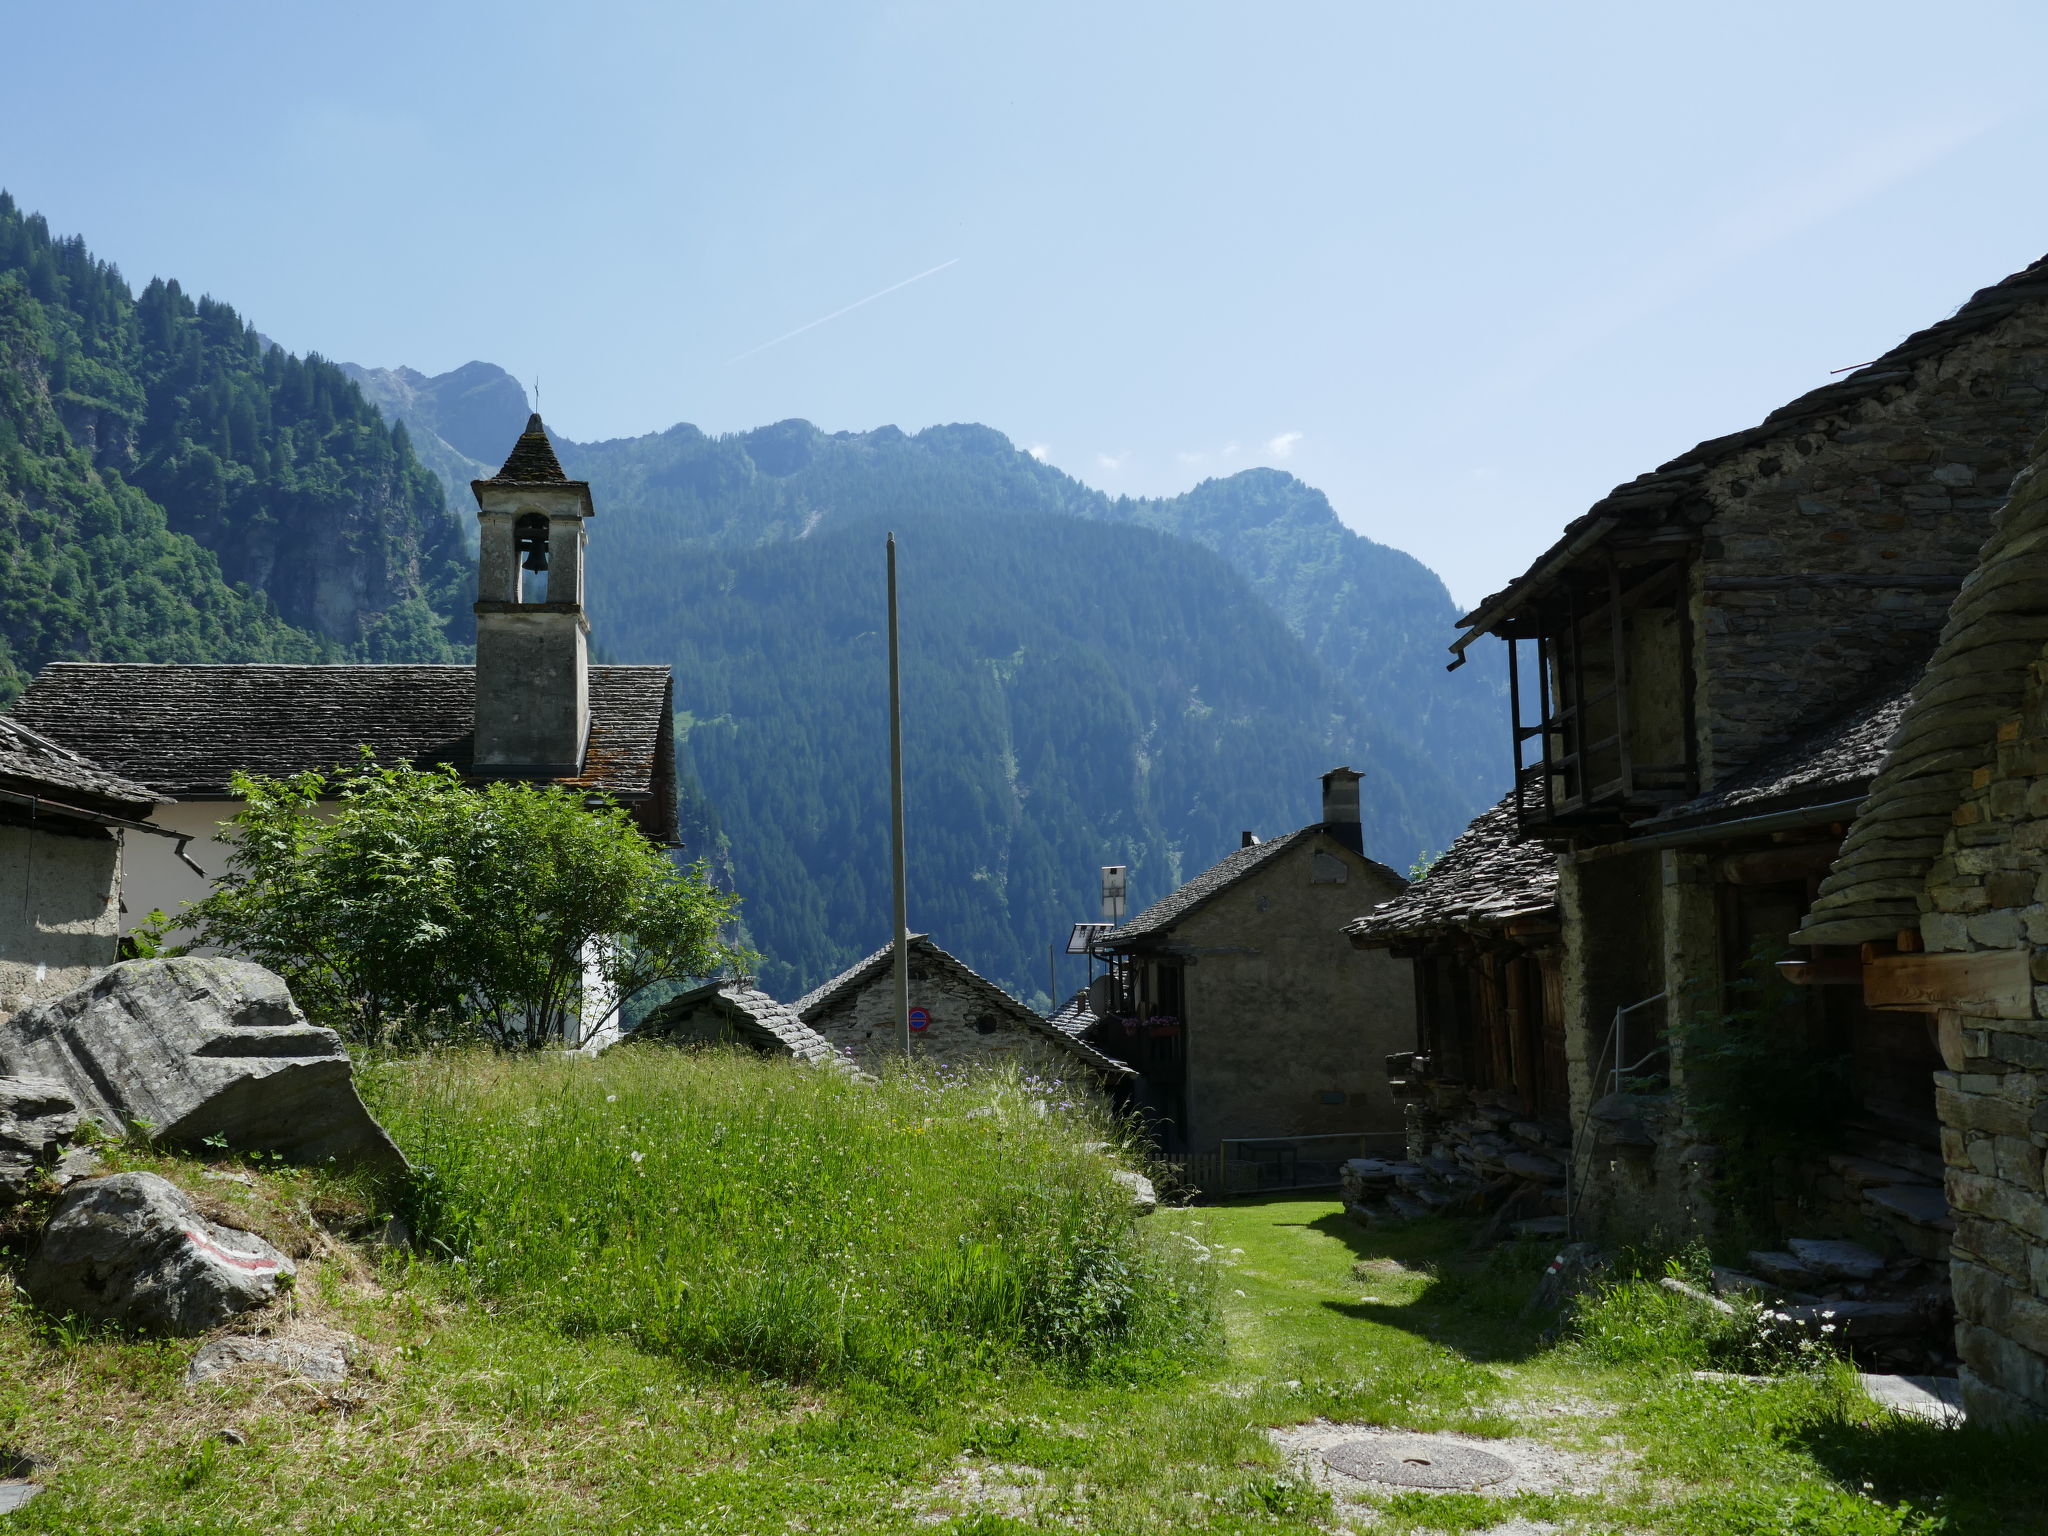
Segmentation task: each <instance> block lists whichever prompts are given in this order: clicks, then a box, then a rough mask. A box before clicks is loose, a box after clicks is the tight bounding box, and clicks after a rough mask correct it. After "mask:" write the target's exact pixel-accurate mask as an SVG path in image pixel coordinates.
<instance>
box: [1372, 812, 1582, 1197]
mask: <svg viewBox="0 0 2048 1536" xmlns="http://www.w3.org/2000/svg"><path fill="white" fill-rule="evenodd" d="M1515 822H1516V818H1515V808H1514V805H1513V802H1512V801H1511V800H1510V799H1507V798H1503V799H1502V800H1501V802H1500V804H1498V805H1496V806H1494V807H1493V808H1492V809H1491V810H1489V811H1487V812H1485V813H1484V814H1483V815H1481V816H1479V817H1477V818H1476V819H1474V821H1473V822H1472V825H1471V826H1469V827H1467V828H1466V829H1465V831H1464V832H1463V833H1462V834H1461V835H1460V836H1459V838H1458V840H1457V841H1456V842H1454V843H1452V844H1451V846H1450V847H1449V848H1448V849H1446V850H1445V851H1444V853H1443V855H1442V856H1441V857H1440V858H1438V859H1437V861H1436V862H1435V863H1434V864H1432V865H1431V866H1430V867H1429V871H1428V873H1426V874H1425V875H1423V877H1422V878H1421V879H1419V880H1417V881H1416V882H1415V883H1414V884H1412V885H1410V886H1409V887H1408V889H1407V890H1405V891H1403V892H1402V893H1401V894H1400V895H1399V896H1397V897H1395V898H1394V899H1393V900H1392V901H1389V902H1386V903H1383V904H1382V905H1380V906H1377V907H1375V908H1373V909H1372V911H1370V912H1368V913H1367V914H1366V915H1365V916H1363V917H1361V918H1358V919H1357V920H1356V921H1354V922H1352V923H1350V924H1348V925H1347V926H1346V928H1345V932H1346V933H1347V934H1348V935H1349V936H1350V938H1351V942H1352V944H1353V945H1354V946H1355V947H1357V948H1359V949H1364V950H1382V951H1385V952H1386V953H1388V954H1391V955H1393V956H1394V957H1396V958H1397V959H1406V960H1407V961H1409V962H1410V964H1411V966H1412V967H1413V970H1414V975H1415V1021H1416V1038H1415V1049H1414V1050H1412V1051H1399V1052H1396V1053H1394V1054H1393V1055H1391V1056H1390V1057H1388V1060H1387V1075H1388V1080H1389V1084H1390V1086H1391V1088H1392V1090H1393V1093H1394V1096H1395V1098H1396V1099H1397V1100H1399V1101H1400V1102H1401V1103H1402V1105H1403V1109H1404V1115H1405V1121H1406V1128H1407V1132H1408V1138H1407V1156H1406V1159H1405V1166H1403V1167H1401V1168H1400V1169H1399V1170H1398V1179H1396V1176H1395V1174H1394V1173H1390V1174H1389V1175H1388V1183H1389V1187H1388V1188H1387V1189H1386V1190H1385V1197H1386V1200H1387V1202H1388V1205H1389V1209H1390V1211H1391V1212H1392V1213H1393V1214H1396V1215H1402V1216H1414V1215H1420V1214H1423V1212H1424V1211H1426V1210H1432V1209H1436V1208H1439V1207H1441V1206H1443V1205H1446V1204H1449V1203H1451V1202H1453V1201H1457V1200H1460V1199H1463V1198H1466V1197H1468V1196H1472V1195H1475V1194H1478V1193H1480V1192H1481V1191H1484V1192H1485V1193H1486V1197H1487V1201H1486V1203H1492V1201H1493V1199H1495V1198H1499V1199H1500V1200H1502V1201H1503V1202H1505V1201H1506V1200H1509V1199H1516V1200H1517V1204H1518V1207H1519V1210H1520V1214H1522V1215H1523V1216H1527V1217H1540V1216H1546V1215H1556V1216H1562V1215H1563V1214H1564V1201H1565V1163H1564V1158H1565V1155H1566V1149H1567V1148H1568V1147H1569V1146H1570V1145H1571V1114H1570V1110H1571V1092H1570V1084H1569V1082H1568V1080H1567V1077H1566V1064H1565V1049H1564V976H1563V968H1562V956H1561V954H1560V951H1559V947H1558V936H1559V926H1558V916H1557V859H1556V857H1555V855H1553V854H1552V853H1551V852H1550V850H1549V849H1547V848H1545V847H1544V846H1543V845H1542V844H1541V843H1538V842H1534V841H1518V840H1517V837H1516V825H1515ZM1504 1183H1505V1184H1506V1185H1508V1186H1513V1185H1517V1184H1520V1185H1527V1186H1530V1187H1529V1188H1528V1189H1526V1190H1523V1189H1517V1188H1511V1187H1503V1185H1504ZM1518 1197H1519V1198H1518Z"/></svg>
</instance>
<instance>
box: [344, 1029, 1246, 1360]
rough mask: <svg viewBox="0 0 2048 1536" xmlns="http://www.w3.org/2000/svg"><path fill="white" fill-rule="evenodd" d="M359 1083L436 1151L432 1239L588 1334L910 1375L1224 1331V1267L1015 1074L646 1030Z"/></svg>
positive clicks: (1116, 1353) (419, 1229)
mask: <svg viewBox="0 0 2048 1536" xmlns="http://www.w3.org/2000/svg"><path fill="white" fill-rule="evenodd" d="M364 1088H365V1092H366V1094H367V1096H368V1097H369V1099H370V1100H371V1102H372V1104H373V1105H374V1107H375V1109H376V1111H377V1113H378V1114H379V1116H380V1117H381V1118H382V1119H383V1120H384V1122H385V1124H386V1125H388V1126H389V1127H390V1128H391V1130H392V1132H393V1134H394V1135H396V1136H397V1138H398V1140H399V1142H400V1144H401V1145H402V1146H404V1147H405V1149H406V1151H407V1152H408V1153H409V1154H410V1155H411V1156H412V1158H413V1159H414V1161H415V1164H416V1165H417V1167H418V1170H419V1172H418V1176H417V1179H416V1182H415V1188H414V1192H413V1195H412V1199H411V1210H410V1215H411V1218H412V1220H413V1222H414V1230H415V1232H416V1233H417V1234H418V1235H419V1238H420V1240H421V1241H423V1242H425V1243H427V1244H429V1245H430V1246H431V1248H432V1251H433V1252H435V1253H436V1254H439V1255H441V1256H444V1257H445V1258H447V1259H449V1260H453V1261H455V1262H456V1266H457V1273H458V1274H459V1276H460V1283H461V1284H463V1285H465V1286H467V1287H470V1288H472V1289H473V1290H474V1291H475V1292H476V1293H477V1294H478V1295H480V1296H482V1297H486V1298H490V1299H491V1300H492V1301H493V1302H494V1303H495V1304H497V1305H499V1306H501V1307H506V1308H514V1309H519V1310H522V1311H525V1312H527V1313H530V1314H532V1315H535V1316H537V1317H539V1318H542V1319H545V1320H547V1321H550V1322H552V1323H554V1324H555V1325H557V1326H559V1327H562V1328H564V1329H566V1330H569V1331H571V1332H589V1333H604V1334H612V1335H617V1336H621V1337H625V1338H628V1339H631V1340H633V1341H635V1342H637V1343H639V1344H640V1345H641V1346H643V1347H645V1348H649V1349H653V1350H656V1351H660V1352H663V1353H669V1354H674V1355H679V1356H684V1357H688V1358H692V1359H698V1360H703V1361H707V1362H711V1363H715V1364H719V1365H725V1366H733V1367H740V1368H744V1369H747V1370H751V1371H756V1372H759V1373H761V1374H762V1375H764V1376H768V1377H773V1378H778V1379H784V1380H833V1379H840V1380H862V1381H868V1382H873V1383H878V1384H880V1385H882V1386H884V1387H886V1388H889V1389H892V1390H904V1391H907V1390H911V1389H916V1388H924V1387H929V1386H930V1385H932V1384H933V1383H935V1382H939V1381H944V1380H948V1379H954V1378H957V1377H958V1376H959V1375H960V1374H961V1373H963V1372H968V1371H974V1370H980V1369H985V1368H992V1367H996V1366H999V1365H1001V1364H1002V1363H1003V1362H1004V1361H1006V1360H1016V1359H1019V1358H1029V1359H1033V1360H1036V1361H1040V1362H1046V1363H1050V1364H1055V1365H1058V1366H1060V1367H1062V1368H1068V1369H1084V1370H1103V1369H1108V1368H1112V1367H1120V1368H1124V1369H1136V1368H1139V1367H1141V1366H1143V1365H1145V1364H1146V1363H1147V1362H1149V1361H1154V1360H1163V1359H1171V1358H1176V1357H1177V1356H1178V1355H1179V1354H1180V1353H1181V1352H1182V1351H1183V1350H1184V1349H1185V1348H1186V1347H1187V1346H1189V1345H1190V1344H1192V1343H1193V1342H1195V1341H1196V1340H1198V1339H1199V1338H1201V1337H1202V1336H1203V1335H1204V1333H1205V1332H1206V1330H1207V1329H1208V1327H1209V1319H1210V1311H1211V1295H1212V1287H1211V1284H1210V1282H1209V1280H1208V1271H1207V1270H1206V1269H1203V1268H1202V1267H1200V1266H1198V1265H1197V1264H1195V1263H1194V1262H1193V1260H1192V1258H1191V1256H1189V1255H1188V1254H1187V1253H1186V1250H1185V1249H1184V1247H1183V1246H1182V1245H1180V1244H1169V1243H1166V1242H1163V1241H1155V1240H1154V1239H1153V1237H1152V1235H1151V1231H1150V1229H1149V1228H1148V1227H1146V1226H1144V1225H1142V1224H1140V1223H1139V1222H1138V1221H1137V1219H1136V1217H1135V1215H1134V1212H1133V1207H1132V1206H1131V1203H1130V1200H1129V1196H1128V1195H1127V1193H1126V1192H1125V1191H1124V1190H1122V1189H1121V1188H1120V1187H1119V1186H1118V1185H1116V1184H1115V1183H1113V1182H1112V1181H1111V1179H1110V1177H1109V1173H1110V1165H1109V1163H1108V1162H1107V1161H1106V1160H1105V1159H1103V1158H1102V1157H1101V1156H1100V1155H1099V1154H1096V1153H1094V1152H1090V1151H1085V1150H1083V1147H1082V1143H1083V1141H1084V1140H1099V1139H1102V1138H1104V1137H1105V1136H1106V1135H1108V1134H1109V1132H1108V1130H1107V1128H1106V1127H1104V1126H1102V1125H1100V1124H1099V1123H1096V1122H1095V1121H1094V1120H1093V1119H1091V1118H1090V1117H1089V1116H1087V1115H1086V1114H1085V1113H1083V1112H1080V1111H1063V1110H1059V1109H1054V1108H1049V1107H1048V1106H1047V1105H1046V1103H1045V1101H1044V1100H1043V1099H1041V1098H1039V1097H1038V1096H1036V1095H1035V1094H1034V1093H1032V1092H1031V1091H1030V1089H1029V1087H1028V1086H1027V1085H1026V1084H1025V1083H1024V1082H1022V1081H1020V1080H1019V1079H1017V1078H1016V1077H1015V1076H1011V1075H1003V1074H987V1075H980V1076H976V1077H973V1078H970V1079H968V1080H966V1081H964V1082H961V1081H954V1082H943V1081H940V1080H939V1079H937V1078H933V1077H928V1076H925V1075H922V1074H920V1073H918V1072H916V1071H912V1070H905V1071H902V1072H900V1073H896V1074H893V1075H891V1076H889V1077H887V1078H886V1079H885V1080H884V1081H881V1082H862V1081H858V1080H855V1079H853V1078H851V1077H849V1076H846V1075H843V1074H840V1073H836V1072H832V1071H828V1070H820V1069H815V1068H805V1067H799V1066H796V1065H794V1064H792V1063H789V1062H785V1061H780V1060H764V1059H761V1058H758V1057H754V1056H751V1055H749V1054H747V1053H745V1052H742V1051H737V1050H730V1049H718V1050H676V1049H673V1048H670V1047H657V1046H647V1045H629V1046H626V1047H623V1048H621V1049H619V1050H616V1051H613V1052H611V1053H609V1054H607V1055H606V1056H605V1057H604V1058H602V1059H601V1060H598V1061H595V1062H591V1061H584V1060H579V1059H575V1058H568V1057H544V1058H531V1057H527V1058H510V1057H494V1056H489V1055H485V1054H483V1053H480V1052H478V1053H467V1052H465V1053H456V1054H453V1055H443V1056H439V1057H436V1058H434V1059H432V1060H424V1059H422V1060H413V1061H405V1062H394V1063H386V1064H383V1065H379V1066H374V1067H372V1068H370V1069H368V1070H367V1071H366V1072H365V1074H364ZM970 1112H973V1113H972V1114H970Z"/></svg>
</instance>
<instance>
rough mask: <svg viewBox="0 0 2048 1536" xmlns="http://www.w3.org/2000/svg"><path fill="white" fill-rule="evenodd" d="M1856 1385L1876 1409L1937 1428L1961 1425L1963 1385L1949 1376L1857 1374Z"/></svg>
mask: <svg viewBox="0 0 2048 1536" xmlns="http://www.w3.org/2000/svg"><path fill="white" fill-rule="evenodd" d="M1856 1381H1857V1384H1858V1385H1860V1386H1861V1387H1862V1388H1863V1390H1864V1391H1865V1392H1867V1393H1869V1394H1870V1397H1871V1400H1872V1401H1874V1402H1876V1403H1877V1404H1878V1405H1879V1406H1881V1407H1885V1408H1889V1409H1891V1411H1892V1412H1893V1413H1903V1414H1906V1415H1908V1416H1909V1417H1911V1418H1916V1419H1932V1420H1933V1421H1934V1422H1935V1423H1937V1424H1960V1423H1961V1422H1962V1421H1963V1385H1962V1383H1961V1382H1959V1381H1957V1380H1956V1379H1955V1377H1953V1376H1879V1375H1870V1374H1860V1375H1858V1376H1857V1378H1856Z"/></svg>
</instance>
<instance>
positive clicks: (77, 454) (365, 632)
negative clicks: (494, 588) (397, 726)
mask: <svg viewBox="0 0 2048 1536" xmlns="http://www.w3.org/2000/svg"><path fill="white" fill-rule="evenodd" d="M0 561H5V563H6V568H7V571H8V578H7V580H6V582H5V584H4V588H0V698H5V697H12V695H13V694H14V693H16V692H18V691H19V690H20V688H21V686H22V685H23V683H24V682H25V681H26V679H27V678H28V677H29V676H30V675H32V674H33V673H34V672H35V670H36V669H37V668H39V667H40V666H42V665H43V663H45V662H47V661H52V660H60V659H63V660H115V659H119V660H158V661H171V660H178V661H255V660H273V661H276V660H286V661H289V660H306V661H313V660H327V659H332V660H349V659H363V660H378V661H381V660H391V661H399V660H426V661H431V660H442V659H453V658H454V657H456V656H458V655H460V654H461V649H460V645H461V642H462V640H463V639H464V638H465V637H466V636H467V634H468V633H469V631H470V621H469V614H468V602H469V590H468V589H469V584H470V577H469V571H468V562H467V561H466V560H465V559H464V558H463V556H462V547H461V525H460V524H459V523H458V522H457V521H456V520H455V519H454V517H453V516H452V515H451V514H450V513H449V511H448V508H447V506H446V504H445V500H444V498H443V495H442V491H441V486H440V484H439V482H437V481H436V480H435V478H434V477H433V476H432V475H431V474H429V473H428V472H427V471H426V470H424V469H422V468H421V466H420V465H419V463H418V462H417V461H416V459H415V458H414V456H413V453H412V450H411V447H410V444H409V442H408V437H407V431H406V429H405V428H404V427H403V426H402V425H397V424H394V425H390V426H387V425H386V424H385V423H384V422H383V421H382V420H381V419H380V417H379V415H378V413H377V411H376V409H375V408H374V407H373V406H372V405H371V404H370V403H369V402H368V401H366V400H364V399H363V398H362V395H361V393H360V392H359V391H358V390H357V389H356V387H355V386H354V385H353V384H352V383H350V381H349V380H348V379H347V377H346V376H345V375H343V374H342V373H341V371H340V370H339V369H338V368H336V367H335V366H334V365H333V364H331V363H327V362H323V361H321V360H320V359H318V358H304V359H301V358H295V357H291V356H288V355H287V354H286V353H284V352H283V351H281V350H278V349H275V348H266V347H264V346H262V345H261V344H260V343H259V341H258V339H257V336H256V333H255V332H254V331H253V330H252V329H251V328H250V327H249V326H247V325H246V324H244V323H243V321H242V320H241V318H240V316H238V315H237V314H236V313H235V312H234V310H232V309H231V308H229V307H228V306H227V305H225V304H222V303H219V302H217V301H215V300H212V299H200V300H198V301H196V302H195V301H194V300H192V299H191V298H190V297H188V296H187V295H186V294H185V293H184V292H183V291H182V290H181V289H180V288H179V286H178V285H177V284H176V283H175V282H165V281H162V280H157V281H152V282H151V283H150V284H149V285H148V286H147V287H146V288H145V289H143V291H142V292H141V294H139V295H137V294H134V293H132V292H131V291H130V289H129V287H128V285H127V284H126V283H125V282H124V281H123V280H122V278H121V275H120V273H119V272H118V271H117V270H116V269H115V268H114V267H112V266H111V265H109V264H107V263H105V262H102V261H99V260H97V259H95V258H94V257H93V255H92V254H91V252H90V251H88V250H87V248H86V246H85V243H84V241H83V240H81V239H76V238H72V239H61V240H60V239H56V238H53V237H52V236H51V234H50V232H49V229H48V226H47V225H46V224H45V223H44V221H43V220H42V219H41V218H39V217H37V216H34V215H25V214H23V213H22V212H21V211H20V210H19V209H18V208H17V207H16V206H15V204H14V202H13V200H12V199H11V198H9V197H8V196H7V195H6V194H5V193H0Z"/></svg>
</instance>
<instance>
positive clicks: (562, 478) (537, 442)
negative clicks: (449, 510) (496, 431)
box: [477, 411, 579, 485]
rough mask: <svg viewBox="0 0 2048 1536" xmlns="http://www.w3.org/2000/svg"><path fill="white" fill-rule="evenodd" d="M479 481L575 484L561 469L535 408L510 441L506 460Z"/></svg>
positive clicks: (514, 483)
mask: <svg viewBox="0 0 2048 1536" xmlns="http://www.w3.org/2000/svg"><path fill="white" fill-rule="evenodd" d="M477 483H478V484H480V485H575V484H577V483H579V482H577V481H574V480H571V479H570V478H569V477H568V476H567V475H565V474H563V473H562V461H561V460H560V459H558V458H556V457H555V445H554V444H553V443H552V442H550V441H549V440H548V429H547V428H546V427H544V426H542V425H541V420H540V412H539V411H535V412H534V413H533V414H532V415H531V416H529V417H527V418H526V430H525V431H524V432H521V433H520V434H519V441H518V442H516V443H514V444H513V445H512V452H511V453H510V454H508V455H507V456H506V459H505V464H504V467H503V468H502V469H500V470H499V471H498V472H497V473H496V474H495V475H493V476H491V478H490V479H488V480H482V481H479V482H477Z"/></svg>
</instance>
